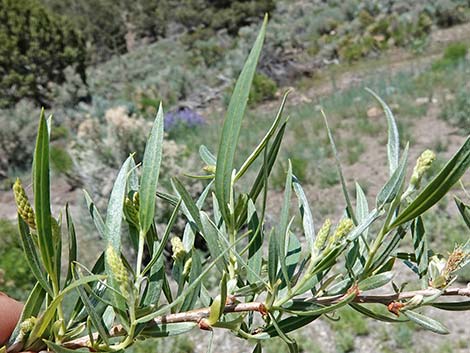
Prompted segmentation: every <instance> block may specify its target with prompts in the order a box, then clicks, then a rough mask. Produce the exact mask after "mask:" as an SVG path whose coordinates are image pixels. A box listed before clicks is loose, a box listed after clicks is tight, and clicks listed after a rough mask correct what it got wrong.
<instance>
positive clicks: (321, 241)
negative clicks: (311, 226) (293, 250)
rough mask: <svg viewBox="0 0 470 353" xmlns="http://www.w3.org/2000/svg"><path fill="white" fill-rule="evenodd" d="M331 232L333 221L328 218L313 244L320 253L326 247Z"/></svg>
mask: <svg viewBox="0 0 470 353" xmlns="http://www.w3.org/2000/svg"><path fill="white" fill-rule="evenodd" d="M330 230H331V221H330V219H329V218H327V219H325V222H324V223H323V225H322V226H321V228H320V230H319V231H318V233H317V236H316V238H315V243H314V244H313V247H314V248H315V250H317V251H320V250H321V249H322V248H323V247H324V246H325V243H326V240H327V239H328V236H329V235H330Z"/></svg>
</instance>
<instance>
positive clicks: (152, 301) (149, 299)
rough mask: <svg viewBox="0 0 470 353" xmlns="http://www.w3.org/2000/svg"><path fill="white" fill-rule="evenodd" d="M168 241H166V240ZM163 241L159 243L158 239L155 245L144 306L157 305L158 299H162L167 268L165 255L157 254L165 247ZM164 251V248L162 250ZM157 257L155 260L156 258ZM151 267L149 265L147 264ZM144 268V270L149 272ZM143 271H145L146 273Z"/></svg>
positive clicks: (143, 301)
mask: <svg viewBox="0 0 470 353" xmlns="http://www.w3.org/2000/svg"><path fill="white" fill-rule="evenodd" d="M165 243H166V242H165ZM165 243H164V242H163V241H162V242H161V243H159V242H158V241H156V242H155V243H154V245H153V253H154V255H153V257H152V262H153V263H152V265H151V267H150V270H147V271H150V272H149V276H148V284H147V286H146V288H145V291H144V294H143V295H142V300H141V303H142V305H143V306H149V305H157V304H158V301H159V300H160V295H161V292H162V288H163V282H164V280H165V278H166V269H165V264H164V256H161V255H159V256H156V255H155V254H156V253H157V252H159V251H160V249H163V244H165ZM162 251H163V250H162ZM154 259H155V260H154ZM149 264H150V263H149ZM147 267H149V265H147V266H146V269H147ZM147 271H146V270H144V272H145V273H146V272H147ZM144 272H143V273H144Z"/></svg>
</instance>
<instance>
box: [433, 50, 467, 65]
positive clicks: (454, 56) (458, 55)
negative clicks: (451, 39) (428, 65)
mask: <svg viewBox="0 0 470 353" xmlns="http://www.w3.org/2000/svg"><path fill="white" fill-rule="evenodd" d="M467 52H468V45H467V44H465V43H452V44H450V45H448V46H447V47H446V49H445V50H444V55H443V56H442V58H441V59H438V60H437V61H435V62H434V63H433V64H432V69H433V70H434V71H442V70H445V69H447V68H449V67H452V66H455V65H457V64H458V63H459V62H461V61H462V60H464V59H465V56H466V55H467Z"/></svg>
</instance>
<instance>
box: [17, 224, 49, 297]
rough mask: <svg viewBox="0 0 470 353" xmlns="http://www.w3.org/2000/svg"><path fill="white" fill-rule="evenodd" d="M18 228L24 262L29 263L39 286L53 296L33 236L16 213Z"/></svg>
mask: <svg viewBox="0 0 470 353" xmlns="http://www.w3.org/2000/svg"><path fill="white" fill-rule="evenodd" d="M18 229H19V233H20V239H21V245H22V247H23V252H24V255H25V258H26V262H27V263H28V265H29V269H30V270H31V273H32V274H33V275H34V277H36V280H37V281H38V283H39V284H40V285H41V287H42V288H43V289H44V290H45V291H46V292H47V293H48V294H49V295H50V296H53V292H52V288H51V286H50V284H49V282H48V281H47V274H46V273H45V270H44V268H43V267H42V265H41V261H40V260H39V256H38V253H37V250H36V244H35V243H34V240H33V237H32V236H31V233H30V230H29V226H28V225H27V224H26V222H25V221H24V220H23V218H21V216H20V215H18Z"/></svg>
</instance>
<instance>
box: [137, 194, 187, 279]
mask: <svg viewBox="0 0 470 353" xmlns="http://www.w3.org/2000/svg"><path fill="white" fill-rule="evenodd" d="M180 206H181V200H180V201H179V202H178V204H177V205H176V207H175V208H174V210H173V212H172V214H171V216H170V219H169V220H168V223H167V226H166V229H165V233H164V234H163V237H162V240H161V242H160V244H159V246H158V247H157V249H156V250H155V251H154V253H153V254H152V259H151V260H150V262H149V263H148V264H147V265H146V266H145V268H144V270H143V271H142V276H144V275H145V274H146V273H147V272H148V271H150V269H151V268H152V266H153V265H154V264H155V263H156V262H157V260H158V259H159V258H160V257H161V256H162V254H163V250H165V246H166V244H167V243H168V239H169V238H170V235H171V230H172V229H173V226H174V225H175V222H176V219H177V218H178V212H179V209H180Z"/></svg>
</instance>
